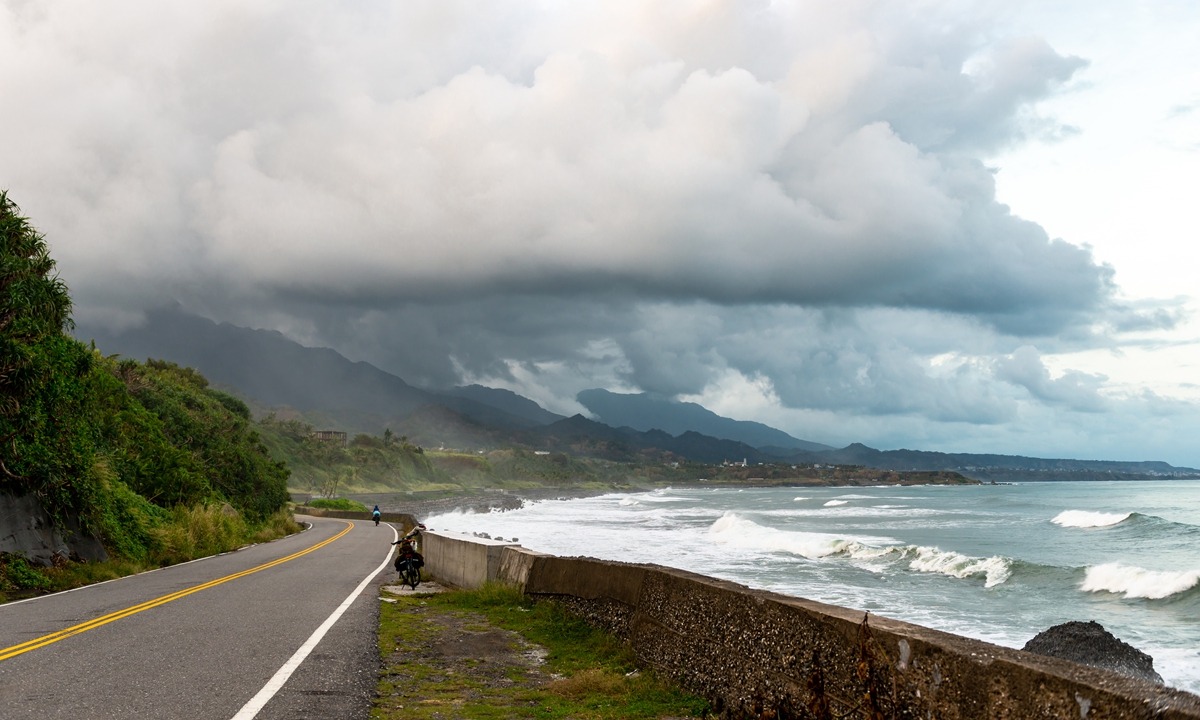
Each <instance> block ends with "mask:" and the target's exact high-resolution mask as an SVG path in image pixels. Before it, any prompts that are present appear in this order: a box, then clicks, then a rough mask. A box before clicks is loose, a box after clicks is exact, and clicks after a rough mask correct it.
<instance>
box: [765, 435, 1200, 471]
mask: <svg viewBox="0 0 1200 720" xmlns="http://www.w3.org/2000/svg"><path fill="white" fill-rule="evenodd" d="M760 449H761V450H762V451H763V452H766V453H769V454H772V455H775V456H777V457H780V458H784V459H788V460H791V461H794V462H822V463H835V464H841V465H862V466H864V467H869V468H877V469H887V470H952V471H955V472H962V473H963V474H966V475H968V476H972V475H971V473H972V472H973V471H995V470H1028V471H1034V472H1061V473H1070V472H1091V473H1129V474H1140V475H1160V476H1163V477H1174V476H1177V475H1181V474H1183V475H1189V474H1198V473H1200V470H1196V469H1195V468H1186V467H1175V466H1173V465H1170V464H1168V463H1165V462H1161V461H1157V460H1150V461H1133V462H1126V461H1118V460H1069V459H1063V458H1035V457H1025V456H1023V455H994V454H981V453H943V452H931V451H927V450H876V449H875V448H871V447H867V446H866V445H863V444H862V443H852V444H850V445H847V446H846V447H844V448H841V449H835V450H826V451H822V452H815V453H814V452H808V451H795V450H788V449H787V448H781V447H764V448H760Z"/></svg>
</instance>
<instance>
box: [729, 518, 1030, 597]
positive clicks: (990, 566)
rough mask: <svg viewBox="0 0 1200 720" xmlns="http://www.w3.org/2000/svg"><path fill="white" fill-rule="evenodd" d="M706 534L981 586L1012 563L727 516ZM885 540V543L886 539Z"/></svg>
mask: <svg viewBox="0 0 1200 720" xmlns="http://www.w3.org/2000/svg"><path fill="white" fill-rule="evenodd" d="M708 531H709V532H710V533H711V534H713V535H715V536H716V538H715V539H716V540H717V541H718V542H721V543H727V544H730V545H733V546H735V547H743V548H747V549H752V550H759V551H767V552H790V553H792V554H794V555H802V556H804V557H806V558H808V559H810V560H817V559H819V558H824V557H829V556H832V555H840V556H842V557H845V558H847V559H850V560H858V561H867V562H870V561H877V560H883V561H887V562H904V561H907V565H908V567H909V569H911V570H916V571H918V572H927V573H940V574H942V575H949V576H950V577H955V578H959V579H965V578H968V577H978V576H982V577H983V578H984V587H989V588H990V587H995V586H996V585H1000V584H1001V583H1003V582H1004V581H1006V580H1008V578H1009V577H1010V576H1011V575H1012V561H1011V560H1009V559H1008V558H1006V557H1001V556H999V555H997V556H994V557H989V558H976V557H970V556H968V555H963V554H961V553H956V552H948V551H945V550H939V549H938V548H933V547H922V546H918V545H884V546H879V545H870V544H867V543H864V542H861V541H859V540H853V539H846V538H842V537H838V536H836V535H827V534H824V533H806V532H790V531H784V530H777V529H775V528H772V527H766V526H763V525H759V524H758V523H756V522H754V521H753V520H746V519H745V518H742V517H739V516H738V515H737V514H736V513H733V512H726V513H725V514H724V515H722V516H721V517H720V518H719V519H718V520H717V521H716V522H714V523H713V524H712V525H711V526H710V527H709V529H708ZM885 542H886V540H885Z"/></svg>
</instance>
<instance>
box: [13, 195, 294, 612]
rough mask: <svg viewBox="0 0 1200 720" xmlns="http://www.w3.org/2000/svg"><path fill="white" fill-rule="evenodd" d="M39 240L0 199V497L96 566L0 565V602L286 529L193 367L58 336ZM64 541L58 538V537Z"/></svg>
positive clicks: (264, 476)
mask: <svg viewBox="0 0 1200 720" xmlns="http://www.w3.org/2000/svg"><path fill="white" fill-rule="evenodd" d="M54 267H55V264H54V260H53V259H52V258H51V257H50V255H49V250H48V248H47V246H46V243H45V240H44V238H43V237H42V236H41V235H40V234H39V233H38V232H37V231H36V230H35V229H34V228H33V226H32V225H31V224H30V223H29V221H28V220H27V219H26V218H24V217H22V216H21V215H20V213H19V209H18V208H17V206H16V205H15V204H13V202H12V201H11V200H9V198H8V195H7V193H0V493H3V494H7V495H11V496H15V497H22V496H26V495H33V496H35V497H36V498H37V499H38V501H39V502H40V504H41V506H42V507H43V508H44V509H45V511H46V512H47V514H48V515H49V516H50V519H51V522H52V523H53V524H54V525H55V526H56V527H58V528H70V527H76V526H77V527H78V528H79V530H78V532H83V533H87V534H95V535H97V536H98V537H99V538H100V539H101V542H102V543H103V545H104V547H105V549H106V550H107V551H108V554H109V555H110V557H111V560H110V561H109V562H106V563H89V564H85V563H82V562H79V561H78V559H71V558H66V557H59V556H56V558H55V564H54V566H53V567H50V568H42V567H40V566H36V565H33V564H31V563H30V562H29V561H28V560H27V559H26V558H24V557H22V556H18V555H9V554H3V555H0V601H4V600H6V599H12V598H13V597H16V596H23V595H28V594H31V593H38V592H46V591H51V590H58V589H63V588H67V587H75V586H77V585H82V584H85V583H87V582H94V581H97V580H103V579H109V578H110V577H117V576H120V575H127V574H129V573H131V572H137V571H139V570H143V569H147V568H151V567H158V566H161V565H165V564H171V563H175V562H182V561H185V560H191V559H194V558H196V557H201V556H204V555H209V554H212V553H214V552H223V551H226V550H230V549H233V548H236V547H238V546H241V545H245V544H247V543H250V542H261V541H263V540H268V539H271V538H274V537H278V536H280V535H283V534H287V533H289V532H294V531H296V530H297V529H298V526H297V525H296V524H295V523H294V522H293V521H292V520H291V517H290V515H288V514H287V511H286V504H287V501H288V492H287V478H288V469H287V467H286V466H285V465H284V464H283V463H281V462H277V461H276V460H273V459H272V458H271V456H270V453H269V452H268V450H267V448H266V446H264V445H263V443H262V441H261V438H260V436H259V433H258V432H257V430H256V429H255V427H254V424H253V422H252V420H251V417H250V410H249V408H247V407H246V405H245V404H244V403H243V402H241V401H240V400H238V399H237V398H235V397H233V396H231V395H228V394H226V393H223V392H220V391H217V390H213V389H210V388H209V387H208V381H207V380H206V379H205V378H204V377H203V376H202V375H200V374H199V373H197V372H196V371H194V370H192V369H191V368H182V367H179V366H178V365H175V364H174V363H170V362H163V361H156V360H148V361H146V362H144V363H142V362H138V361H136V360H132V359H124V358H119V357H116V356H110V357H106V356H104V355H103V354H102V353H101V352H100V350H99V349H97V348H95V347H94V346H89V345H85V344H84V343H81V342H78V341H76V340H75V339H73V338H72V337H71V336H70V335H69V334H68V331H69V330H70V329H71V328H72V323H71V319H70V315H71V300H70V296H69V294H68V291H67V287H66V285H65V283H64V282H63V281H62V280H61V279H60V278H59V277H58V276H57V275H56V274H55V272H54ZM64 532H67V531H65V530H64Z"/></svg>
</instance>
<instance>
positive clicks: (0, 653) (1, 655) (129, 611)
mask: <svg viewBox="0 0 1200 720" xmlns="http://www.w3.org/2000/svg"><path fill="white" fill-rule="evenodd" d="M353 527H354V523H346V529H345V530H342V531H341V532H340V533H338V534H337V535H334V536H333V537H331V538H329V539H328V540H323V541H321V542H319V543H317V544H316V545H313V546H312V547H310V548H307V549H304V550H301V551H300V552H297V553H292V554H291V555H288V556H287V557H281V558H279V559H278V560H272V561H271V562H269V563H265V564H263V565H259V566H258V567H252V568H250V569H249V570H243V571H241V572H239V573H234V574H232V575H226V576H225V577H223V578H217V579H216V580H210V581H209V582H206V583H202V584H200V585H195V586H193V587H190V588H187V589H185V590H180V591H178V592H173V593H171V594H169V595H163V596H162V597H160V598H155V599H154V600H148V601H146V602H144V603H142V604H140V605H134V606H133V607H128V608H125V609H124V610H118V611H116V612H113V613H109V614H108V615H103V616H101V617H98V618H95V619H94V620H88V621H87V622H85V623H80V624H78V625H72V626H71V627H69V628H66V629H65V630H59V631H58V632H54V633H50V634H49V635H43V636H41V637H40V638H36V639H34V640H29V641H27V642H23V643H21V644H20V645H13V646H12V647H6V648H4V649H3V650H0V660H7V659H9V658H12V657H16V656H17V655H21V654H23V653H27V652H29V651H30V650H37V649H38V648H40V647H45V646H47V645H50V644H53V643H56V642H58V641H59V640H66V639H67V638H69V637H71V636H73V635H78V634H80V633H84V632H87V631H88V630H92V629H95V628H98V627H100V626H101V625H107V624H108V623H110V622H113V621H116V620H120V619H121V618H127V617H129V616H130V615H136V614H138V613H140V612H143V611H145V610H149V609H151V608H156V607H158V606H159V605H166V604H167V603H169V602H171V601H172V600H178V599H179V598H182V597H187V596H188V595H191V594H192V593H196V592H200V591H201V590H207V589H208V588H212V587H216V586H218V585H221V584H223V583H227V582H229V581H230V580H237V579H238V578H241V577H246V576H247V575H253V574H254V573H256V572H259V571H261V570H266V569H268V568H273V567H275V566H276V565H282V564H283V563H285V562H287V561H289V560H295V559H296V558H298V557H300V556H301V555H307V554H308V553H310V552H312V551H314V550H319V549H321V548H323V547H325V546H326V545H328V544H329V543H331V542H333V541H334V540H337V539H338V538H340V537H342V536H343V535H345V534H346V533H348V532H350V530H351V529H352V528H353Z"/></svg>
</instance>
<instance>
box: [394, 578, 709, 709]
mask: <svg viewBox="0 0 1200 720" xmlns="http://www.w3.org/2000/svg"><path fill="white" fill-rule="evenodd" d="M396 600H397V602H395V603H383V604H382V608H381V617H380V631H379V643H380V651H381V654H382V656H383V657H384V660H385V670H384V672H383V674H382V675H381V679H380V683H379V693H378V696H379V697H378V699H377V700H376V704H375V708H374V710H373V711H372V717H374V718H381V719H382V718H387V719H392V718H428V719H429V720H433V719H434V718H439V719H440V718H464V719H466V718H469V719H471V720H476V719H480V720H484V719H487V720H490V719H492V718H536V719H538V720H553V719H557V718H578V719H580V720H585V719H599V718H605V719H607V718H662V717H692V718H702V717H707V714H708V705H707V703H706V702H705V701H704V700H703V699H701V698H698V697H696V696H693V695H689V694H687V693H684V692H683V691H681V690H680V689H678V688H677V687H675V686H674V685H672V684H671V683H670V682H668V681H666V680H664V679H662V678H660V677H658V676H657V675H656V674H655V673H654V672H653V671H650V670H647V669H644V668H643V669H639V666H638V663H637V660H636V658H635V657H634V655H633V652H632V651H631V650H630V649H629V648H628V647H627V646H626V645H624V644H623V643H622V642H621V641H620V640H619V639H617V638H616V637H614V636H612V635H609V634H607V633H605V632H602V631H600V630H596V629H594V628H592V627H590V626H588V625H587V624H586V623H584V622H583V621H582V620H580V619H579V618H577V617H575V616H573V615H571V614H570V613H568V612H566V610H564V609H563V607H562V606H561V605H559V604H557V603H554V602H552V601H541V602H533V601H531V600H530V599H529V598H526V597H525V596H524V595H523V594H522V593H521V592H520V591H519V590H517V589H514V588H510V587H506V586H503V585H488V586H485V587H483V588H481V589H479V590H474V591H457V592H450V593H444V594H440V595H428V596H415V597H413V596H409V597H400V598H396ZM473 638H474V639H476V640H479V639H480V638H490V639H491V640H490V644H489V643H487V642H483V641H481V640H479V642H480V647H481V648H493V649H494V648H496V647H500V648H503V647H504V644H505V643H504V642H500V643H499V644H497V638H499V639H500V640H503V639H504V638H509V640H508V641H507V644H508V645H509V649H508V650H507V651H505V650H503V649H501V650H500V651H498V652H491V651H488V652H484V651H481V652H480V653H476V654H472V653H467V654H466V655H465V656H457V655H454V652H453V651H450V655H449V656H447V655H444V654H439V653H440V652H441V650H440V649H442V648H453V647H463V643H464V642H465V643H468V644H469V643H470V642H471V641H472V639H473ZM532 651H540V652H544V654H545V662H544V664H542V665H540V666H539V665H537V664H536V663H532V662H530V661H528V660H522V657H528V655H527V653H529V652H532ZM523 653H526V655H523Z"/></svg>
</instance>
